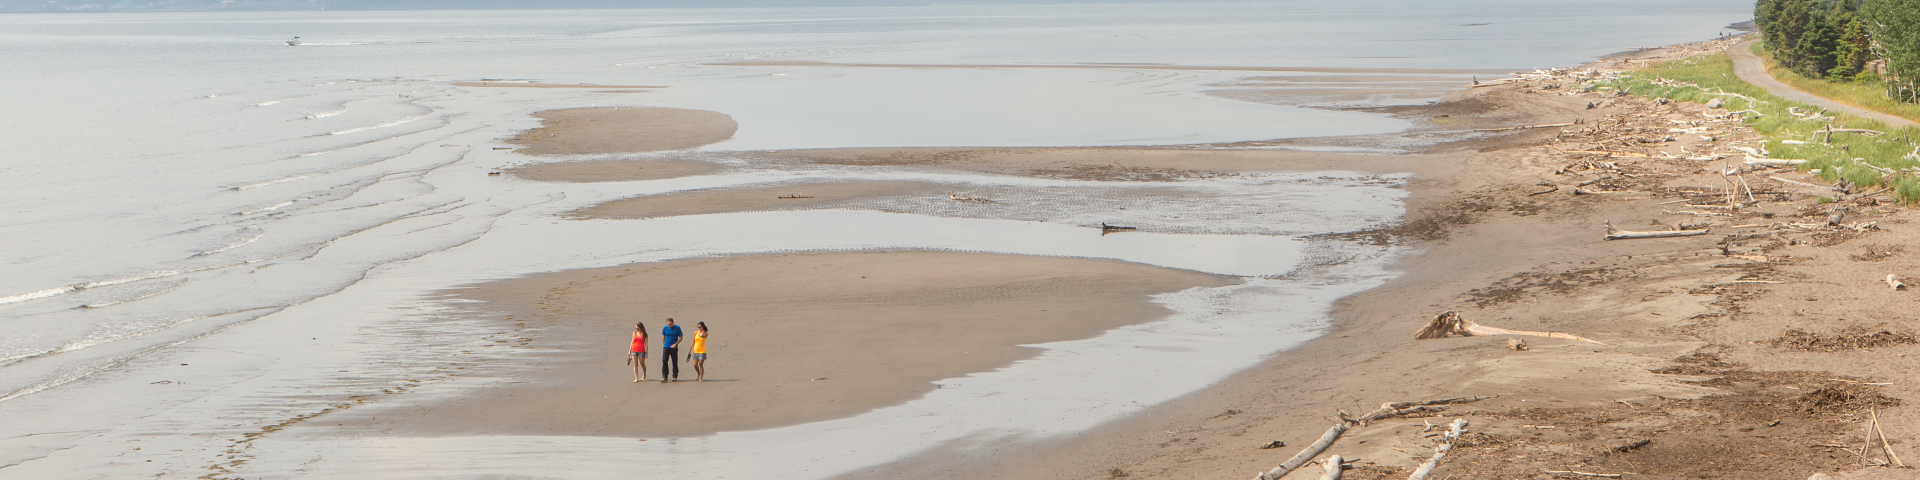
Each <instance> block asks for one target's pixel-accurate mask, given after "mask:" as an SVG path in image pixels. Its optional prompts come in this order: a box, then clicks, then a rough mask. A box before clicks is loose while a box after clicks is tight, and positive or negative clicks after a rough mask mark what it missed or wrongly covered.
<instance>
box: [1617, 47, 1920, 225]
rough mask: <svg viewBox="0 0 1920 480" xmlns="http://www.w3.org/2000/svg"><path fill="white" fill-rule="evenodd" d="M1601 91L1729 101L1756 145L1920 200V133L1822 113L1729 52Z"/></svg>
mask: <svg viewBox="0 0 1920 480" xmlns="http://www.w3.org/2000/svg"><path fill="white" fill-rule="evenodd" d="M1597 87H1598V88H1604V89H1614V90H1621V89H1624V90H1626V91H1627V92H1629V93H1632V94H1635V95H1640V96H1644V97H1649V98H1668V99H1672V100H1676V101H1683V102H1695V103H1708V102H1711V101H1713V100H1716V99H1717V100H1719V101H1720V102H1722V106H1723V107H1724V108H1725V109H1726V111H1727V112H1744V113H1742V120H1743V121H1744V123H1745V124H1746V125H1747V126H1749V127H1752V128H1753V129H1754V130H1755V131H1756V132H1758V133H1760V134H1761V135H1763V136H1764V137H1765V138H1766V143H1765V145H1750V146H1751V147H1756V148H1759V149H1760V151H1762V152H1766V153H1767V154H1768V155H1769V156H1770V157H1772V158H1776V159H1794V160H1806V161H1807V162H1806V163H1805V164H1802V165H1800V167H1799V168H1800V169H1801V170H1802V171H1808V170H1819V174H1820V177H1821V178H1823V179H1826V180H1828V181H1839V180H1841V179H1846V180H1848V181H1850V182H1852V183H1853V184H1854V185H1857V186H1858V187H1860V188H1873V187H1882V186H1884V187H1887V188H1892V189H1893V190H1894V192H1893V193H1894V194H1895V197H1896V198H1898V199H1899V200H1900V201H1901V202H1903V203H1917V202H1920V179H1916V177H1915V175H1916V173H1920V154H1916V153H1915V152H1917V151H1920V147H1917V146H1916V145H1915V143H1914V142H1915V140H1916V139H1920V131H1916V130H1915V129H1912V128H1905V129H1901V130H1897V131H1896V130H1891V129H1889V128H1888V127H1887V126H1886V125H1885V124H1882V123H1880V122H1878V121H1875V120H1870V119H1864V118H1859V117H1854V116H1851V115H1844V114H1840V115H1837V116H1826V115H1818V114H1816V112H1820V111H1821V109H1820V108H1818V107H1813V106H1810V105H1806V104H1803V103H1799V102H1792V101H1788V100H1785V99H1782V98H1780V97H1777V96H1774V95H1772V94H1769V93H1767V92H1766V90H1763V89H1761V88H1760V87H1757V86H1754V85H1753V84H1750V83H1747V82H1746V81H1743V80H1740V78H1739V77H1738V76H1735V75H1734V73H1733V60H1732V59H1731V58H1728V57H1727V55H1726V54H1714V55H1706V56H1700V57H1690V58H1685V59H1681V60H1676V61H1672V62H1667V63H1664V64H1660V65H1655V66H1652V67H1648V68H1644V69H1640V70H1635V71H1633V72H1631V73H1627V74H1622V75H1620V76H1618V77H1617V78H1615V79H1612V80H1607V81H1602V82H1601V84H1599V85H1597ZM1828 127H1831V128H1834V129H1847V128H1857V129H1868V130H1875V131H1879V132H1885V134H1883V135H1872V134H1861V133H1832V134H1828V133H1826V131H1827V128H1828Z"/></svg>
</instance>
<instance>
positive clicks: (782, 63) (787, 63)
mask: <svg viewBox="0 0 1920 480" xmlns="http://www.w3.org/2000/svg"><path fill="white" fill-rule="evenodd" d="M708 65H729V66H740V67H867V68H1097V69H1104V70H1112V69H1116V68H1123V69H1128V70H1211V71H1228V72H1310V73H1416V74H1418V73H1431V74H1448V73H1455V74H1481V75H1498V74H1505V73H1508V72H1510V70H1501V69H1486V68H1479V69H1473V68H1370V67H1254V66H1236V65H1161V64H1085V63H1065V64H1048V63H1032V64H1026V63H980V64H966V63H924V64H922V63H836V62H819V61H810V60H759V61H744V62H718V63H710V64H708Z"/></svg>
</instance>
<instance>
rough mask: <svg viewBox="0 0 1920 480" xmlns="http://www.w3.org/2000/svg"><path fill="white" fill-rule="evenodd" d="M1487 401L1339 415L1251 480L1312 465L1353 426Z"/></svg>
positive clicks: (1268, 479)
mask: <svg viewBox="0 0 1920 480" xmlns="http://www.w3.org/2000/svg"><path fill="white" fill-rule="evenodd" d="M1596 343H1597V342H1596ZM1489 398H1493V397H1458V398H1446V399H1440V400H1427V401H1421V402H1387V403H1383V404H1380V408H1379V409H1377V410H1374V411H1372V412H1368V413H1367V414H1366V415H1361V416H1360V418H1352V417H1348V416H1347V415H1346V414H1345V413H1342V414H1340V422H1339V423H1336V424H1334V425H1333V427H1332V428H1328V429H1327V433H1324V434H1321V435H1320V440H1318V441H1315V442H1313V444H1312V445H1308V446H1307V448H1305V449H1302V450H1300V453H1296V454H1294V455H1293V457H1292V458H1288V459H1287V461H1285V462H1281V463H1280V466H1278V467H1273V469H1272V470H1267V471H1266V472H1264V473H1261V474H1260V475H1258V476H1255V477H1253V478H1254V480H1279V479H1280V477H1284V476H1287V474H1288V473H1291V472H1293V471H1294V470H1295V469H1298V468H1300V466H1302V465H1306V464H1307V462H1310V461H1313V457H1317V456H1320V452H1324V451H1326V450H1327V447H1331V446H1333V442H1335V441H1337V440H1339V439H1340V435H1342V434H1345V433H1347V430H1348V429H1352V428H1353V427H1354V426H1355V425H1365V424H1367V422H1372V421H1375V420H1380V419H1383V418H1389V417H1395V416H1400V415H1406V414H1410V413H1419V412H1432V411H1440V410H1444V409H1446V407H1443V406H1440V405H1451V404H1459V403H1472V402H1478V401H1481V400H1486V399H1489ZM1328 461H1329V462H1332V463H1335V464H1338V463H1339V462H1340V461H1341V460H1339V459H1337V458H1334V457H1329V459H1328Z"/></svg>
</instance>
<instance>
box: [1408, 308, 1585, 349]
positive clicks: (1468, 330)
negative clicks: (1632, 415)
mask: <svg viewBox="0 0 1920 480" xmlns="http://www.w3.org/2000/svg"><path fill="white" fill-rule="evenodd" d="M1452 335H1459V336H1462V337H1476V336H1481V335H1528V336H1534V337H1547V338H1564V339H1567V340H1578V341H1582V342H1589V343H1593V344H1597V345H1606V344H1605V343H1600V342H1599V341H1598V340H1594V339H1591V338H1586V337H1581V336H1578V335H1570V334H1565V333H1560V332H1534V331H1527V330H1508V329H1504V328H1497V327H1489V326H1486V325H1481V324H1478V323H1473V321H1470V320H1467V319H1463V318H1460V314H1458V313H1454V312H1446V313H1442V314H1440V316H1437V317H1433V321H1432V322H1427V326H1426V327H1424V328H1421V329H1420V331H1419V332H1418V333H1415V334H1414V335H1413V338H1415V339H1419V340H1431V339H1435V338H1446V337H1448V336H1452Z"/></svg>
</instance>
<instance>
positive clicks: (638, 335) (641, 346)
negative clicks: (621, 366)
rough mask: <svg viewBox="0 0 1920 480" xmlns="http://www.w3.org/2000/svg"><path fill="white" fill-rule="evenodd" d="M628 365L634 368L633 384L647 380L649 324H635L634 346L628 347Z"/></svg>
mask: <svg viewBox="0 0 1920 480" xmlns="http://www.w3.org/2000/svg"><path fill="white" fill-rule="evenodd" d="M627 364H628V365H632V366H633V383H640V381H641V380H646V379H647V323H646V322H635V323H634V324H633V345H632V346H629V347H627Z"/></svg>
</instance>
